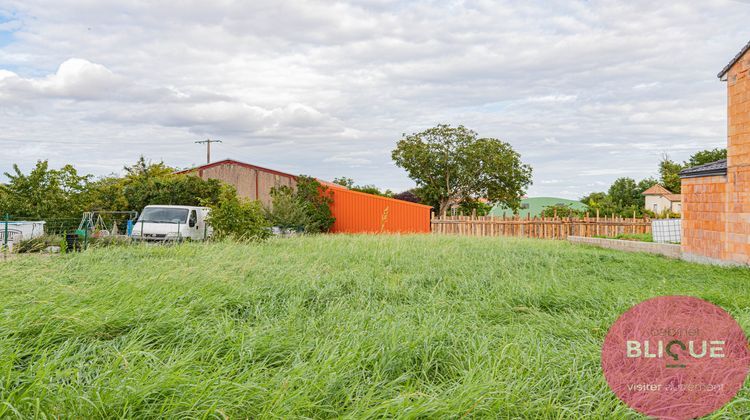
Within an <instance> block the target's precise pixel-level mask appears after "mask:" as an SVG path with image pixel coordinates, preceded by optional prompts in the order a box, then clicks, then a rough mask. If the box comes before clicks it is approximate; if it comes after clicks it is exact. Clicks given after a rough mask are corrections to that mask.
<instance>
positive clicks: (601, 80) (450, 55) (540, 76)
mask: <svg viewBox="0 0 750 420" xmlns="http://www.w3.org/2000/svg"><path fill="white" fill-rule="evenodd" d="M748 11H750V5H748V4H747V3H742V2H735V1H728V0H717V1H712V2H666V3H664V2H662V3H658V2H653V1H646V0H634V1H615V0H602V1H598V2H588V1H583V0H573V1H569V0H550V1H530V2H522V3H519V2H512V1H499V2H496V1H486V0H470V1H462V2H443V1H432V0H421V1H413V2H401V1H392V0H366V1H360V2H328V1H309V2H297V1H291V0H265V1H264V0H257V1H253V2H246V1H232V0H222V1H220V2H213V3H211V4H210V5H209V4H208V3H205V2H198V1H194V0H190V1H187V2H181V3H180V4H179V5H178V4H175V3H173V2H167V1H165V2H128V1H123V2H106V1H101V2H90V1H82V0H60V1H58V2H55V3H54V4H53V5H50V3H49V2H43V1H37V0H23V1H20V0H8V1H6V2H4V3H3V6H0V16H3V17H5V18H4V19H3V18H0V143H2V144H3V145H10V147H14V148H18V150H22V151H23V153H16V154H14V155H12V156H7V155H4V156H0V168H6V167H9V166H10V164H11V163H13V162H18V163H21V165H22V166H23V167H28V166H29V165H31V164H33V162H34V161H35V160H36V159H39V158H50V159H52V161H53V163H57V164H61V163H67V162H72V163H77V164H79V165H81V166H82V167H87V168H90V169H89V170H91V171H95V172H96V173H107V172H111V171H117V170H119V169H120V167H121V166H122V164H124V163H126V162H127V161H130V160H133V159H134V158H135V157H137V155H138V154H141V153H143V154H146V155H147V156H150V157H152V158H155V159H158V158H163V159H165V160H167V161H168V162H169V163H172V164H174V165H177V166H188V165H190V164H192V163H195V162H200V161H201V156H202V155H201V149H200V148H199V147H197V146H195V145H194V144H193V143H192V141H193V140H195V139H197V138H201V137H205V136H210V137H217V138H221V139H222V140H223V141H224V143H221V144H219V145H217V146H216V149H215V152H214V153H215V155H217V156H231V157H233V158H236V159H240V160H246V161H250V162H254V163H258V164H263V165H265V166H270V167H276V168H278V169H280V170H284V171H289V172H298V173H307V174H311V175H315V176H319V177H321V178H333V177H335V176H349V177H353V178H354V179H355V181H357V183H362V184H365V183H369V184H376V185H379V186H381V187H388V188H392V189H394V190H399V189H402V188H406V187H408V186H410V185H411V182H410V181H409V180H408V178H407V177H406V175H405V174H404V172H403V171H402V170H401V169H399V168H396V167H394V166H393V165H392V162H391V161H390V153H389V151H390V149H391V148H393V146H394V145H395V142H396V141H397V140H398V139H399V138H400V136H401V134H402V133H404V132H406V133H409V132H413V131H416V130H421V129H424V128H427V127H430V126H432V125H434V124H436V123H441V122H446V123H453V124H460V123H461V124H464V125H466V126H468V127H471V128H473V129H475V130H476V131H478V132H479V133H480V135H482V136H491V137H498V138H501V139H503V140H505V141H508V142H510V143H511V144H512V145H513V146H514V147H515V148H516V149H517V150H518V151H519V152H521V154H522V156H523V158H524V160H526V161H527V162H529V163H531V164H532V165H533V166H534V177H535V185H534V186H533V187H532V190H531V191H530V192H529V193H530V195H545V196H554V195H557V194H562V193H563V192H562V191H560V185H565V186H571V187H570V188H567V187H566V188H565V194H568V195H571V196H575V195H583V194H584V193H586V192H588V191H589V190H590V189H591V184H592V182H600V183H603V185H604V184H608V183H609V182H611V181H612V180H613V179H614V178H616V177H617V176H632V177H634V178H641V177H645V176H649V175H653V173H654V172H655V171H656V164H657V162H658V160H659V159H660V157H661V154H662V153H664V152H667V153H669V154H670V155H672V157H673V158H675V159H678V160H679V159H685V158H686V157H687V156H689V154H690V153H691V152H693V151H695V150H698V149H701V148H705V147H716V146H720V145H721V144H722V142H723V141H724V139H725V138H726V132H725V130H726V128H725V127H726V121H725V106H726V103H725V92H724V88H725V87H724V85H723V84H721V83H720V82H719V81H718V80H717V79H716V78H715V74H716V72H717V71H718V70H719V69H720V68H721V67H723V66H724V64H726V62H727V61H728V60H729V59H730V58H731V57H733V56H734V54H735V53H736V52H737V50H739V48H741V46H742V45H744V44H745V43H746V42H747V39H746V38H747V31H746V19H745V18H744V17H745V16H746V15H747V13H748ZM8 17H12V18H8ZM3 31H6V32H3ZM4 33H10V34H12V36H7V37H3V34H4ZM81 150H84V151H85V153H83V154H82V153H81ZM81 156H85V159H84V158H82V157H81ZM94 161H96V162H97V163H96V164H94V163H93V162H94ZM592 177H595V178H597V179H596V180H592ZM551 181H555V182H554V183H553V182H551ZM557 181H559V183H558V182H557ZM596 185H599V184H596ZM574 198H575V197H574Z"/></svg>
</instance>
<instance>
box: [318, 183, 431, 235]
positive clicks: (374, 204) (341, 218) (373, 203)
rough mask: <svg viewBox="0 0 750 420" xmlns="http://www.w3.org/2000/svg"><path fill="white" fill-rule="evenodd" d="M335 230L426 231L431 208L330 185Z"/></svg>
mask: <svg viewBox="0 0 750 420" xmlns="http://www.w3.org/2000/svg"><path fill="white" fill-rule="evenodd" d="M329 191H331V193H332V195H333V204H332V205H331V212H332V213H333V217H335V218H336V221H335V222H334V223H333V227H332V228H331V232H335V233H383V232H389V233H397V232H398V233H429V232H430V211H431V210H432V207H430V206H425V205H423V204H417V203H411V202H409V201H402V200H396V199H394V198H387V197H380V196H377V195H372V194H366V193H362V192H359V191H352V190H347V189H345V188H336V187H331V188H329Z"/></svg>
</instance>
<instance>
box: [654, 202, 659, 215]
mask: <svg viewBox="0 0 750 420" xmlns="http://www.w3.org/2000/svg"><path fill="white" fill-rule="evenodd" d="M658 212H659V205H658V204H654V213H658Z"/></svg>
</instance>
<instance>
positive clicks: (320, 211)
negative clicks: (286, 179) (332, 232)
mask: <svg viewBox="0 0 750 420" xmlns="http://www.w3.org/2000/svg"><path fill="white" fill-rule="evenodd" d="M296 196H297V199H298V200H299V202H300V203H302V206H303V207H304V209H305V212H306V214H307V215H308V216H309V221H308V222H307V225H305V227H304V229H305V232H307V233H319V232H328V230H329V229H330V228H331V226H333V222H334V221H335V220H336V219H335V218H334V217H333V214H332V213H331V204H333V196H332V194H331V191H330V190H329V189H328V187H326V186H324V185H322V184H321V183H320V182H318V180H317V179H315V178H313V177H309V176H305V175H300V176H298V177H297V191H296Z"/></svg>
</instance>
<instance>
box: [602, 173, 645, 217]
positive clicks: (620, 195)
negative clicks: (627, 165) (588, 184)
mask: <svg viewBox="0 0 750 420" xmlns="http://www.w3.org/2000/svg"><path fill="white" fill-rule="evenodd" d="M607 195H608V196H609V199H610V200H611V201H612V204H614V206H615V208H616V209H617V210H618V211H622V210H625V209H631V208H636V207H638V206H639V204H640V202H641V193H640V190H639V188H638V184H636V183H635V180H633V179H632V178H618V179H617V180H615V182H614V183H613V184H612V185H611V186H610V187H609V191H607Z"/></svg>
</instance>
